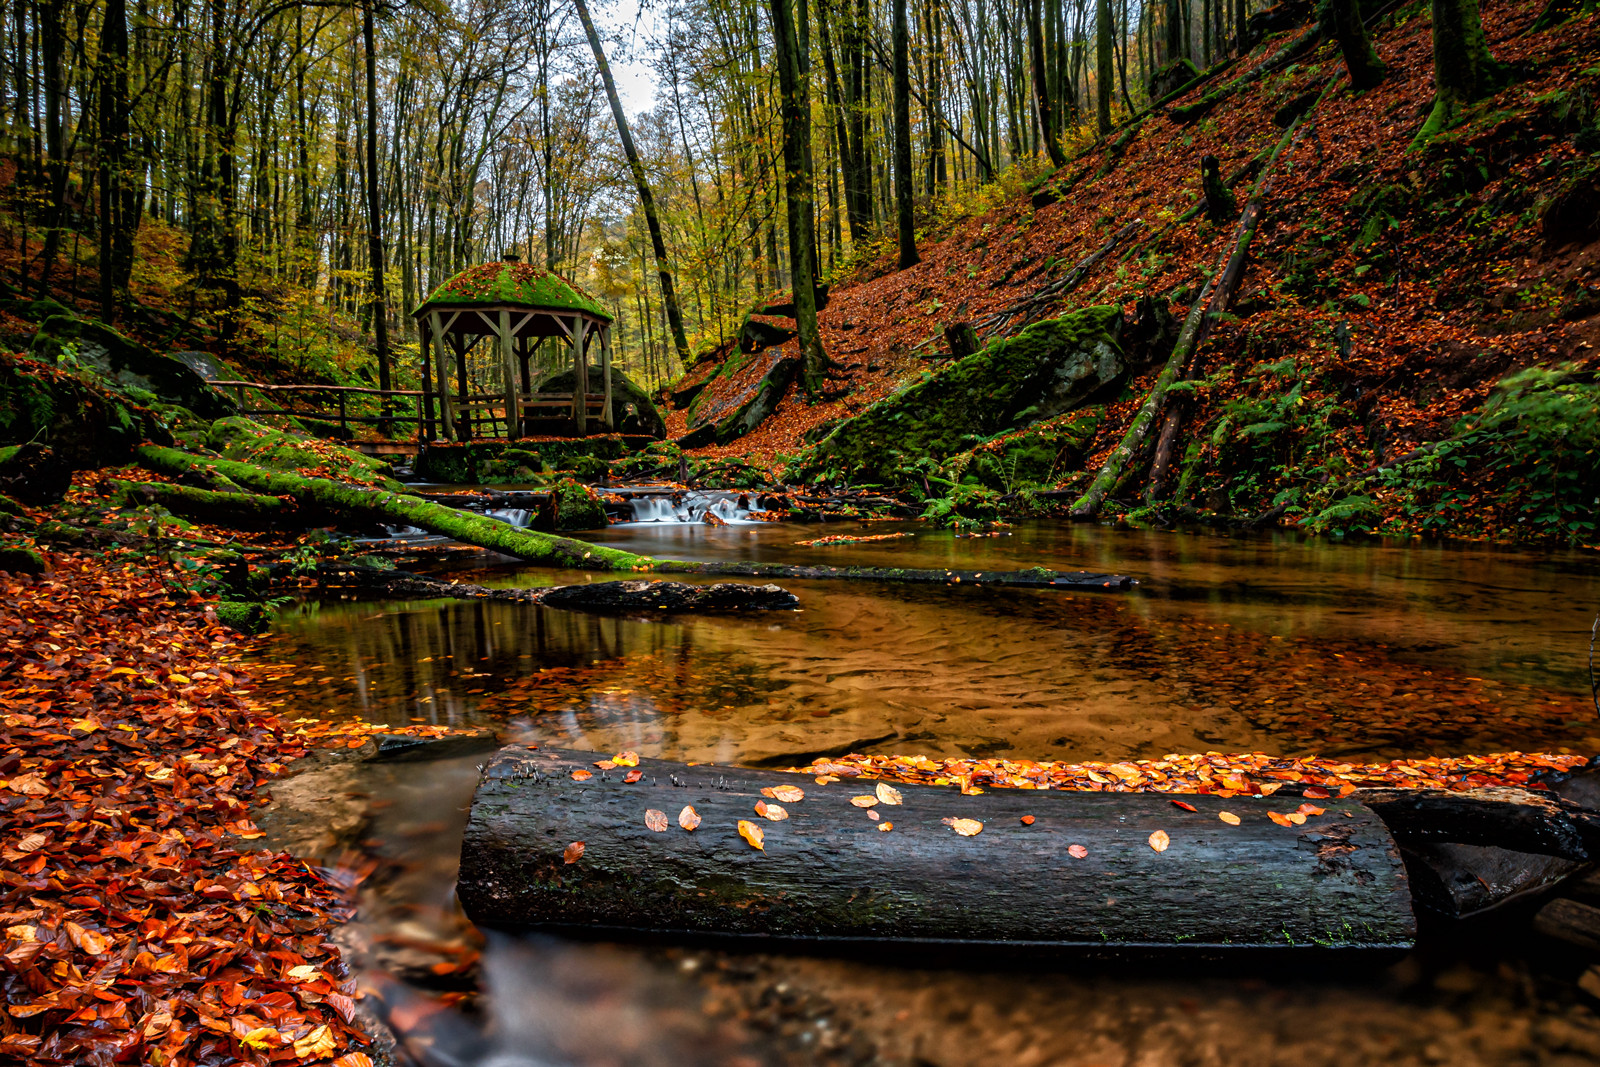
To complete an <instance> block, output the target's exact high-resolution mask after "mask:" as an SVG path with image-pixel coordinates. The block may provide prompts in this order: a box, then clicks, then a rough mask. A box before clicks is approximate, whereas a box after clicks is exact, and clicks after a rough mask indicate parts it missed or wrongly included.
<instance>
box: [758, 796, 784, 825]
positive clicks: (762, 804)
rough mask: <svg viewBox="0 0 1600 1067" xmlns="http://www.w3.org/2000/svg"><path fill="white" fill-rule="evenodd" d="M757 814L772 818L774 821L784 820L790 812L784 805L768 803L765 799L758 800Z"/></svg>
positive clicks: (764, 817)
mask: <svg viewBox="0 0 1600 1067" xmlns="http://www.w3.org/2000/svg"><path fill="white" fill-rule="evenodd" d="M756 814H757V815H759V816H761V817H762V818H763V819H771V820H772V821H773V822H782V821H783V820H785V819H787V818H788V817H789V813H788V812H787V811H786V810H784V807H783V805H781V804H768V803H767V802H766V801H765V800H758V801H756Z"/></svg>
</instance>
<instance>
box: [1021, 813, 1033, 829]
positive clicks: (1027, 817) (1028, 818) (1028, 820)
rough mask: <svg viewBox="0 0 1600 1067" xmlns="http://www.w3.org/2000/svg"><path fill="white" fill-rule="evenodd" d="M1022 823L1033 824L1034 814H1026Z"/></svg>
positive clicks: (1025, 824)
mask: <svg viewBox="0 0 1600 1067" xmlns="http://www.w3.org/2000/svg"><path fill="white" fill-rule="evenodd" d="M1022 825H1024V826H1032V825H1033V816H1032V815H1024V816H1023V817H1022Z"/></svg>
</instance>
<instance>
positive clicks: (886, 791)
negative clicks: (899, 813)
mask: <svg viewBox="0 0 1600 1067" xmlns="http://www.w3.org/2000/svg"><path fill="white" fill-rule="evenodd" d="M876 792H877V794H878V802H879V803H881V804H900V803H903V802H904V801H905V798H904V797H903V796H901V795H900V790H898V789H896V788H895V787H894V786H892V785H890V784H889V783H887V782H879V783H878V787H877V790H876Z"/></svg>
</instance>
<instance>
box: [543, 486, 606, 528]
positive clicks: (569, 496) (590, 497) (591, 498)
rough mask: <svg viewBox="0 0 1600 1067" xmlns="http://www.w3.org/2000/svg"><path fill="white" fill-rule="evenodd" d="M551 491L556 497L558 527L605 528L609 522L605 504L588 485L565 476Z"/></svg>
mask: <svg viewBox="0 0 1600 1067" xmlns="http://www.w3.org/2000/svg"><path fill="white" fill-rule="evenodd" d="M550 491H551V492H552V493H554V494H555V498H556V529H558V530H603V529H605V527H606V525H607V523H609V521H610V520H609V519H607V518H606V508H605V505H604V504H602V503H601V502H600V498H599V496H597V495H596V494H595V492H594V491H593V490H592V489H590V488H589V487H588V486H586V485H583V484H581V483H579V482H576V481H573V480H572V479H571V478H563V479H562V480H561V481H559V482H557V483H556V484H555V485H553V486H551V487H550Z"/></svg>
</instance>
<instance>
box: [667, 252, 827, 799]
mask: <svg viewBox="0 0 1600 1067" xmlns="http://www.w3.org/2000/svg"><path fill="white" fill-rule="evenodd" d="M802 277H804V275H802ZM678 825H679V826H681V827H683V828H684V829H685V830H693V829H694V828H695V827H696V826H699V825H700V813H699V812H697V811H695V810H694V808H692V807H690V806H689V805H687V804H685V805H684V807H683V810H682V811H680V812H678Z"/></svg>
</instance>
